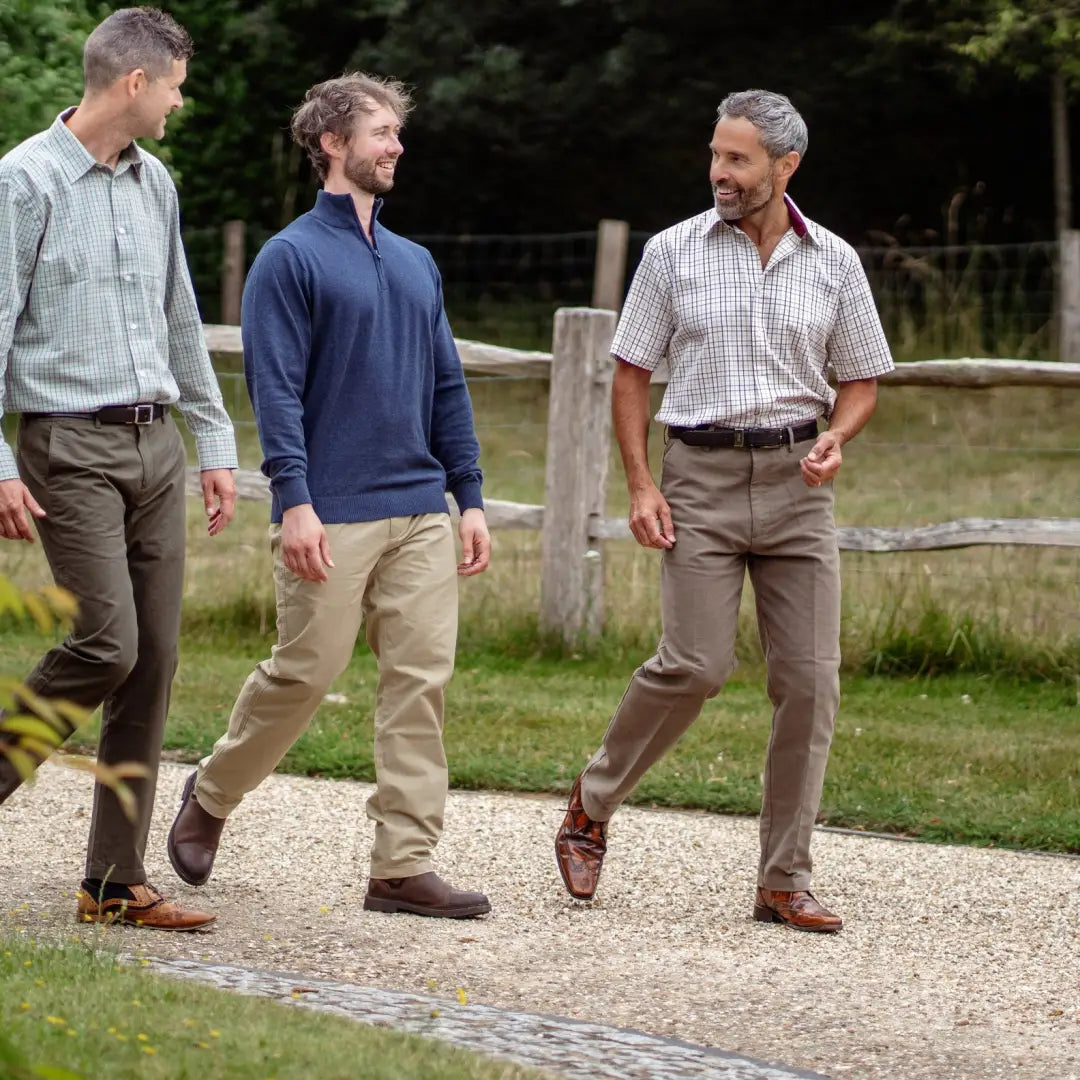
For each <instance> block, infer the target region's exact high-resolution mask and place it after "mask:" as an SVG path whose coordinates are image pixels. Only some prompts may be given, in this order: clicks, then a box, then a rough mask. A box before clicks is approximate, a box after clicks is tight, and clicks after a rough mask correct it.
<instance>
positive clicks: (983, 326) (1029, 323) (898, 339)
mask: <svg viewBox="0 0 1080 1080" xmlns="http://www.w3.org/2000/svg"><path fill="white" fill-rule="evenodd" d="M270 235H272V234H271V232H270V231H269V230H266V229H261V228H257V227H249V228H248V230H247V240H246V260H247V262H248V264H249V265H250V262H251V260H252V259H254V257H255V255H256V253H257V252H258V250H259V248H260V247H261V246H262V244H263V243H265V242H266V240H267V239H268V238H269V237H270ZM650 235H651V234H650V233H648V232H644V231H641V230H632V231H631V232H630V234H629V241H628V249H627V273H626V282H627V283H629V281H630V280H631V278H632V276H633V272H634V270H635V268H636V267H637V264H638V262H639V261H640V259H641V253H642V250H643V249H644V247H645V244H646V242H647V241H648V239H649V236H650ZM184 239H185V243H186V246H187V251H188V258H189V261H190V263H191V268H192V274H193V277H194V279H195V282H196V291H197V293H198V295H199V298H200V303H201V306H202V310H203V317H204V319H205V320H206V321H207V322H216V321H218V320H219V318H220V295H219V294H220V289H221V265H222V254H223V246H222V245H223V241H222V232H221V230H220V229H213V228H211V229H189V230H186V231H185V233H184ZM412 239H414V240H416V241H417V242H418V243H421V244H423V245H424V246H425V247H427V248H428V249H429V250H430V251H431V253H432V255H433V256H434V258H435V262H436V264H437V265H438V266H439V268H440V271H441V273H442V277H443V287H444V292H445V296H446V303H447V308H448V310H449V312H450V315H451V319H452V321H453V323H454V326H455V330H456V331H457V332H458V334H459V336H461V337H470V338H474V339H478V340H484V341H491V342H493V343H495V344H506V345H516V346H518V347H520V348H543V347H546V344H547V343H548V342H550V337H551V326H552V319H553V316H554V312H555V310H556V308H558V307H564V306H575V305H581V304H588V303H589V302H590V299H591V295H592V283H593V273H594V264H595V260H596V247H597V240H596V233H595V232H594V231H588V232H566V233H536V234H518V235H509V234H491V235H464V236H458V235H446V234H424V235H417V236H414V237H412ZM857 250H858V252H859V255H860V257H861V259H862V262H863V266H864V267H865V269H866V273H867V276H868V278H869V280H870V284H871V287H872V289H873V291H874V296H875V298H876V300H877V303H878V308H879V310H880V312H881V317H882V321H883V323H884V324H885V329H886V332H887V333H888V335H889V340H890V342H891V343H892V345H893V349H894V352H895V353H896V355H897V356H898V357H900V358H901V359H906V360H910V359H927V358H930V357H950V356H1007V357H1014V358H1017V359H1036V358H1042V359H1046V358H1052V357H1053V356H1054V354H1055V348H1056V346H1055V341H1054V334H1053V327H1054V320H1055V291H1056V266H1057V258H1058V245H1057V244H1056V243H1053V242H1045V243H1029V244H997V245H989V244H987V245H972V246H965V247H945V246H943V247H900V246H890V247H862V248H858V249H857Z"/></svg>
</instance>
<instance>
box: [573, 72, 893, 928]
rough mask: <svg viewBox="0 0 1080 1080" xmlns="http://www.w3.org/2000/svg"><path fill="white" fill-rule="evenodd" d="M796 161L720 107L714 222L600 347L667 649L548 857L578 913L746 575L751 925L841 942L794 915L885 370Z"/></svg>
mask: <svg viewBox="0 0 1080 1080" xmlns="http://www.w3.org/2000/svg"><path fill="white" fill-rule="evenodd" d="M806 143H807V133H806V125H805V123H804V122H803V119H802V117H801V116H800V115H799V114H798V112H796V110H795V108H794V107H793V106H792V104H791V102H790V101H789V100H788V99H787V98H786V97H784V96H783V95H782V94H774V93H769V92H767V91H764V90H748V91H745V92H742V93H737V94H731V95H730V96H728V97H727V98H725V99H724V101H723V102H722V103H721V105H720V108H719V109H718V116H717V123H716V127H715V130H714V132H713V136H712V141H711V143H710V151H711V154H712V164H711V166H710V169H709V181H710V183H711V185H712V192H713V199H714V202H715V205H714V206H713V207H712V208H711V209H709V210H707V211H706V212H705V213H703V214H699V215H698V216H697V217H693V218H691V219H690V220H689V221H684V222H681V223H680V224H678V225H676V226H674V227H673V228H670V229H667V230H666V231H664V232H662V233H660V234H659V235H658V236H655V237H654V238H653V239H652V240H651V241H650V242H649V244H648V245H647V247H646V249H645V253H644V256H643V258H642V261H641V265H640V267H639V268H638V271H637V273H636V274H635V276H634V281H633V285H632V286H631V289H630V293H629V295H628V296H627V300H626V305H625V307H624V309H623V313H622V317H621V319H620V321H619V326H618V330H617V332H616V334H615V340H614V342H613V343H612V347H611V351H612V353H613V354H614V355H615V357H616V359H617V361H618V363H617V365H616V371H615V380H614V388H613V395H612V398H613V401H612V407H613V415H614V422H615V432H616V436H617V438H618V441H619V448H620V450H621V452H622V459H623V465H624V467H625V470H626V478H627V484H628V486H629V490H630V527H631V529H632V531H633V533H634V537H635V538H636V539H637V541H638V543H639V544H641V545H642V546H644V547H650V548H659V549H660V550H661V551H662V552H663V555H662V560H661V570H660V593H661V610H662V618H663V633H662V636H661V638H660V642H659V645H658V646H657V650H656V654H655V655H654V656H653V657H651V658H650V659H649V660H646V661H645V663H644V664H642V665H641V667H639V668H638V669H637V671H636V672H635V673H634V676H633V678H632V679H631V681H630V686H629V687H628V689H627V691H626V694H625V696H624V697H623V699H622V702H621V703H620V705H619V707H618V709H617V710H616V712H615V715H614V717H613V718H612V720H611V724H610V726H609V727H608V730H607V733H606V734H605V736H604V741H603V744H602V745H601V747H600V749H599V750H598V751H597V752H596V753H595V754H594V755H593V757H592V758H591V760H590V761H589V762H588V764H587V765H586V766H585V769H584V771H583V772H582V773H581V775H580V776H579V777H578V779H577V781H575V783H574V786H573V789H572V792H571V795H570V805H569V808H568V810H567V814H566V818H565V820H564V822H563V825H562V827H561V828H560V829H559V832H558V834H557V836H556V840H555V850H556V856H557V861H558V866H559V870H560V872H561V874H562V877H563V881H564V882H565V884H566V887H567V889H568V890H569V892H570V894H571V896H574V897H576V898H577V899H581V900H588V899H590V898H591V897H592V896H593V894H594V892H595V891H596V887H597V882H598V880H599V876H600V868H601V864H602V862H603V858H604V854H605V851H606V846H607V837H606V833H607V822H608V820H609V819H610V818H611V816H612V814H614V813H615V810H616V809H617V808H618V806H619V805H620V803H622V801H623V800H624V799H625V798H626V796H627V795H628V794H629V792H630V791H631V790H632V789H633V787H634V786H635V785H636V784H637V782H638V781H639V780H640V779H641V777H642V775H643V774H644V773H645V771H646V769H648V768H649V766H650V765H652V764H653V762H655V761H657V760H658V759H659V758H660V757H661V755H663V754H664V752H665V751H666V750H667V749H668V748H669V747H670V746H672V745H673V744H674V743H675V742H676V740H677V739H678V738H679V737H680V736H681V735H682V734H683V732H684V731H685V730H686V729H687V728H688V727H689V726H690V724H692V723H693V721H694V720H695V719H696V718H697V716H698V714H699V712H700V710H701V707H702V705H703V704H704V702H705V700H706V699H707V698H711V697H713V696H714V695H715V694H716V693H717V692H718V691H719V690H720V688H721V686H723V684H724V682H725V681H726V680H727V678H728V676H729V675H730V674H731V672H732V671H733V670H734V667H735V656H734V645H735V633H736V625H737V619H738V612H739V598H740V595H741V593H742V588H743V580H744V578H745V576H746V573H747V571H749V574H750V580H751V582H752V584H753V587H754V596H755V600H756V604H757V615H758V626H759V630H760V636H761V641H762V645H763V648H764V651H765V659H766V664H767V671H768V676H767V682H768V693H769V698H770V700H771V701H772V703H773V706H774V710H773V721H772V735H771V738H770V740H769V747H768V751H767V755H766V763H765V773H764V793H763V799H762V807H761V859H760V863H759V866H758V875H757V886H758V887H757V894H756V900H755V904H754V909H753V914H754V918H755V919H757V920H759V921H762V922H782V923H786V924H787V925H789V926H792V927H795V928H796V929H799V930H811V931H818V932H831V931H837V930H839V929H840V928H841V926H842V922H841V920H840V918H839V917H837V916H836V915H833V914H832V913H831V912H829V911H826V910H825V908H823V907H822V906H821V905H820V904H819V903H818V902H817V900H816V899H815V898H814V897H813V895H812V894H811V893H810V869H811V859H810V838H811V833H812V830H813V826H814V820H815V817H816V816H817V810H818V805H819V803H820V800H821V789H822V783H823V781H824V777H825V765H826V762H827V759H828V755H829V744H830V742H831V740H832V732H833V723H834V720H835V717H836V711H837V707H838V704H839V698H840V686H839V665H840V648H839V638H840V566H839V554H838V549H837V541H836V526H835V523H834V520H833V478H834V477H835V476H836V474H837V471H838V470H839V468H840V463H841V460H842V453H841V448H842V447H843V445H844V443H846V442H847V441H848V440H849V439H851V438H853V437H854V436H855V435H856V434H857V433H858V432H859V431H860V430H861V429H862V427H863V425H864V424H865V423H866V422H867V420H868V419H869V418H870V415H871V413H873V411H874V405H875V403H876V400H877V382H876V380H877V377H878V376H879V375H883V374H885V373H886V372H888V371H890V370H891V369H892V366H893V363H892V358H891V357H890V354H889V348H888V345H887V343H886V341H885V336H884V334H883V332H882V329H881V323H880V321H879V319H878V316H877V311H876V310H875V307H874V301H873V298H872V296H871V295H870V289H869V286H868V284H867V281H866V276H865V274H864V273H863V269H862V266H861V264H860V263H859V259H858V256H857V255H856V254H855V252H854V250H853V249H852V248H851V247H850V246H849V245H848V244H846V243H845V242H844V241H843V240H841V239H840V238H839V237H837V236H834V235H833V234H832V233H830V232H828V231H827V230H826V229H823V228H822V227H821V226H820V225H817V224H815V223H814V222H812V221H809V220H808V219H807V218H805V217H804V216H803V215H802V214H801V213H800V212H799V210H798V209H797V207H796V206H795V204H794V203H793V202H792V201H791V199H789V198H788V197H787V195H786V194H785V190H786V188H787V185H788V181H789V180H790V179H791V177H792V174H793V173H794V172H795V170H796V168H798V165H799V162H800V160H801V158H802V156H803V154H804V153H805V152H806ZM665 357H666V358H667V360H668V362H669V365H670V370H671V377H670V382H669V383H668V386H667V391H666V393H665V395H664V400H663V404H662V406H661V408H660V412H659V413H658V414H657V417H656V419H657V421H658V422H660V423H663V424H666V425H667V436H668V441H667V445H666V447H665V450H664V464H663V472H662V478H661V481H660V487H659V488H658V487H657V486H656V484H655V482H654V480H653V477H652V474H651V472H650V469H649V464H648V458H647V455H646V443H647V438H648V429H649V378H650V375H651V373H652V371H653V370H654V369H655V368H656V367H657V365H658V364H659V363H660V362H661V361H662V360H663V359H664V358H665ZM830 367H831V368H832V370H833V372H834V373H835V376H836V379H837V382H838V388H837V389H836V390H835V391H834V390H833V389H832V388H831V387H830V385H829V382H828V369H829V368H830ZM823 418H824V419H825V420H826V421H827V428H826V430H824V431H821V432H820V433H819V431H818V422H819V420H821V419H823Z"/></svg>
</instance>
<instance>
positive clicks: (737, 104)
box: [716, 90, 809, 161]
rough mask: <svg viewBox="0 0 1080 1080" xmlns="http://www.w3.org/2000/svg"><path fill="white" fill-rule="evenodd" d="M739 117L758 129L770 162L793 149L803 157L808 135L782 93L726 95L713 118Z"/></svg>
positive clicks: (796, 112) (747, 91)
mask: <svg viewBox="0 0 1080 1080" xmlns="http://www.w3.org/2000/svg"><path fill="white" fill-rule="evenodd" d="M725 116H732V117H735V116H741V117H743V118H744V119H745V120H749V121H750V123H751V124H753V125H754V127H756V128H757V129H758V132H759V135H760V138H761V145H762V146H764V147H765V150H766V152H767V153H768V155H769V157H770V158H772V159H773V160H774V161H775V160H776V159H777V158H780V157H783V156H784V155H785V154H790V153H791V152H792V151H793V150H794V151H795V153H797V154H798V155H799V157H800V158H801V157H803V156H804V155H805V154H806V144H807V142H808V140H809V136H808V134H807V131H806V121H805V120H803V118H802V117H801V116H800V115H799V111H798V109H796V108H795V106H794V105H792V104H791V101H790V99H789V98H787V97H785V96H784V95H783V94H776V93H773V92H772V91H771V90H740V91H739V92H738V93H735V94H728V96H727V97H726V98H724V100H723V101H721V102H720V106H719V108H718V109H717V110H716V119H717V120H722V119H723V118H724V117H725Z"/></svg>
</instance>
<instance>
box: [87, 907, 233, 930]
mask: <svg viewBox="0 0 1080 1080" xmlns="http://www.w3.org/2000/svg"><path fill="white" fill-rule="evenodd" d="M75 918H76V919H77V920H78V921H79V922H80V923H84V924H85V923H97V924H98V925H100V926H134V927H135V928H136V929H139V930H163V931H165V932H166V933H170V934H190V933H191V932H192V931H194V930H204V929H205V928H206V927H208V926H209V925H210V924H211V923H214V922H217V916H216V915H214V916H213V917H212V918H209V919H207V920H206V921H205V922H201V923H197V924H196V925H195V926H159V925H157V924H156V923H150V922H142V921H140V920H139V919H118V918H116V917H115V916H114V915H112V914H109V913H106V914H105V915H91V914H90V913H89V912H86V913H83V912H80V913H79V914H78V915H76V916H75Z"/></svg>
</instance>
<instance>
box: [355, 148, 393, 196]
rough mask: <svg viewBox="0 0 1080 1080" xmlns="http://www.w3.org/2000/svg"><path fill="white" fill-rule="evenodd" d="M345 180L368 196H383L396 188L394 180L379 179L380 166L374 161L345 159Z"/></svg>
mask: <svg viewBox="0 0 1080 1080" xmlns="http://www.w3.org/2000/svg"><path fill="white" fill-rule="evenodd" d="M344 171H345V179H346V180H348V181H349V182H350V183H352V184H355V185H356V186H357V187H358V188H359V189H360V190H361V191H364V192H367V194H368V195H382V194H383V193H384V192H386V191H389V190H390V189H391V188H392V187H393V186H394V178H393V177H390V179H389V180H382V179H380V178H379V173H378V166H377V165H376V164H375V162H374V161H370V162H368V161H356V160H354V159H353V158H351V157H350V158H346V159H345V170H344Z"/></svg>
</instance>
